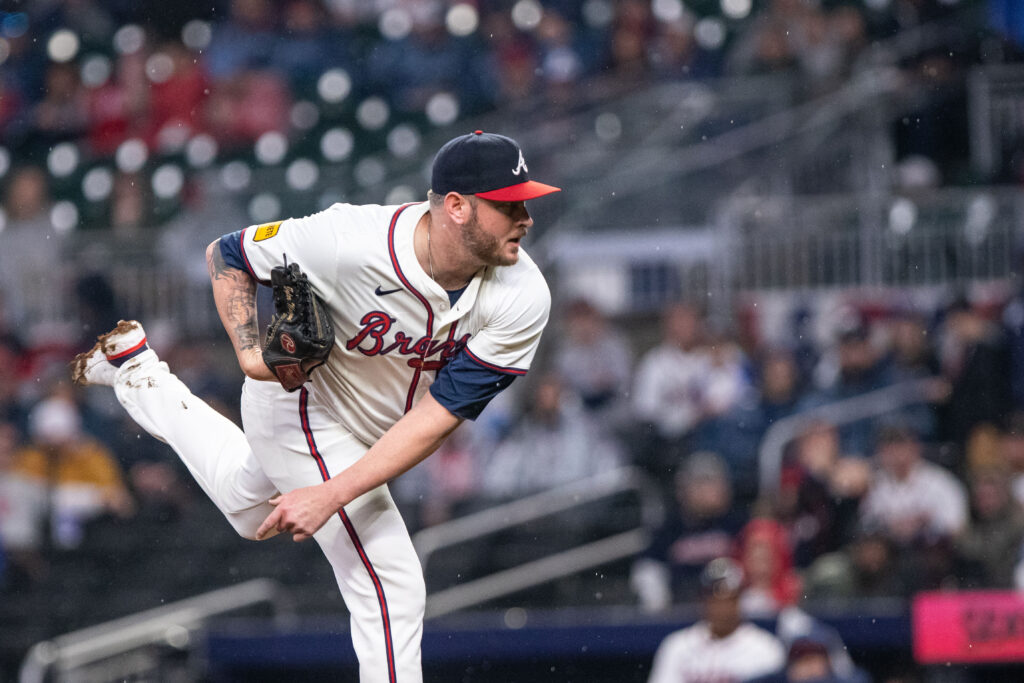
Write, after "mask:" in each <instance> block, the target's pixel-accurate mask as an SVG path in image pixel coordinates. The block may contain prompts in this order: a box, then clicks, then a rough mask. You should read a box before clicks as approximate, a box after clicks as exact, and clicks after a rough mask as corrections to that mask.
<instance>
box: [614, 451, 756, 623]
mask: <svg viewBox="0 0 1024 683" xmlns="http://www.w3.org/2000/svg"><path fill="white" fill-rule="evenodd" d="M674 502H675V505H672V506H670V507H669V508H668V513H667V514H666V516H665V520H664V521H663V522H662V524H661V526H660V528H658V529H655V530H654V531H653V533H652V538H651V544H650V546H649V547H648V548H647V550H646V551H644V553H643V554H642V555H641V556H640V557H639V558H637V560H636V561H635V562H634V563H633V567H632V569H631V571H630V585H631V586H632V587H633V590H634V592H635V593H636V594H637V597H638V599H639V601H640V607H641V609H643V610H644V611H647V612H655V611H659V610H663V609H666V608H668V607H669V606H670V605H672V604H673V603H680V602H684V603H685V602H691V601H693V600H694V599H695V598H697V597H698V595H699V586H698V578H699V576H700V573H701V571H703V569H704V567H705V566H706V565H707V563H708V562H710V561H711V560H713V559H715V558H716V557H725V556H728V555H731V554H732V551H733V543H734V540H735V538H736V536H737V535H738V534H739V532H740V530H741V529H742V528H743V525H744V523H745V522H746V519H745V515H744V513H743V511H742V509H740V508H738V507H736V506H735V505H733V496H732V484H731V482H730V479H729V472H728V469H727V468H726V465H725V462H724V461H723V460H722V458H720V457H719V456H717V455H715V454H714V453H709V452H702V453H694V454H693V455H691V456H689V457H688V458H687V459H686V461H685V462H684V463H683V465H682V466H681V467H680V468H679V471H678V473H677V474H676V476H675V500H674Z"/></svg>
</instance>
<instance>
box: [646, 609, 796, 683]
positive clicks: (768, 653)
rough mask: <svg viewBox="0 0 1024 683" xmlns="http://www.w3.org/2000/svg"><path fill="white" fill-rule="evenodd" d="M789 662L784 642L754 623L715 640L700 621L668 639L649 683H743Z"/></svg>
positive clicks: (741, 625) (652, 669)
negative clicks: (741, 682)
mask: <svg viewBox="0 0 1024 683" xmlns="http://www.w3.org/2000/svg"><path fill="white" fill-rule="evenodd" d="M785 662H786V653H785V649H784V648H783V646H782V643H781V641H779V639H778V638H776V637H775V636H774V635H772V634H771V633H769V632H768V631H765V630H764V629H761V628H758V627H757V626H755V625H754V624H750V623H745V624H740V626H739V628H737V629H736V630H735V631H733V632H732V633H731V634H729V635H728V636H726V637H725V638H712V637H711V631H710V629H709V628H708V626H707V624H706V623H705V622H703V621H699V622H697V623H696V624H694V625H693V626H690V627H689V628H684V629H682V630H680V631H676V632H675V633H670V634H669V635H668V636H666V637H665V640H663V641H662V643H661V645H660V646H659V647H658V651H657V653H655V655H654V665H653V666H652V667H651V676H650V678H648V679H647V683H740V681H746V680H749V679H751V678H756V677H757V676H764V675H767V674H770V673H773V672H775V671H778V670H780V669H781V668H782V667H783V666H784V664H785Z"/></svg>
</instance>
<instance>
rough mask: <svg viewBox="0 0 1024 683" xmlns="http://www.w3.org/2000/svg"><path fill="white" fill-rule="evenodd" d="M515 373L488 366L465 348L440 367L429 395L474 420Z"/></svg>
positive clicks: (466, 417)
mask: <svg viewBox="0 0 1024 683" xmlns="http://www.w3.org/2000/svg"><path fill="white" fill-rule="evenodd" d="M515 378H516V375H512V374H509V373H506V372H498V371H497V370H492V369H490V368H485V367H484V366H483V365H480V363H477V362H476V361H475V360H473V358H472V357H471V356H470V355H469V354H468V353H466V352H465V351H462V352H461V353H459V355H457V356H455V358H453V359H452V360H451V362H449V363H448V365H446V366H444V367H443V368H441V369H440V370H439V371H438V373H437V379H435V380H434V383H433V384H431V385H430V395H431V396H433V397H434V399H435V400H436V401H437V402H438V403H440V404H441V405H443V406H444V407H445V408H447V409H448V412H450V413H451V414H452V415H456V416H458V417H461V418H464V419H466V420H475V419H476V418H477V417H478V416H479V415H480V413H482V412H483V410H484V408H485V407H487V404H488V403H490V402H491V399H492V398H494V397H495V396H497V395H498V394H500V393H501V392H502V391H504V390H505V389H507V388H508V386H509V385H510V384H512V381H513V380H515Z"/></svg>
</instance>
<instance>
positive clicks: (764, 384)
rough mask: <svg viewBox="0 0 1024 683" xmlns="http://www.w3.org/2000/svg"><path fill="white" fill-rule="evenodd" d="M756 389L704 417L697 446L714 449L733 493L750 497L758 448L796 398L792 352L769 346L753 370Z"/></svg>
mask: <svg viewBox="0 0 1024 683" xmlns="http://www.w3.org/2000/svg"><path fill="white" fill-rule="evenodd" d="M757 375H758V382H757V392H754V393H750V392H745V395H744V397H743V398H742V399H741V400H740V401H739V402H738V403H737V404H736V405H735V406H733V407H732V408H731V409H730V410H729V411H728V412H726V413H725V414H724V415H721V416H719V417H717V418H712V419H709V420H706V421H705V422H704V423H703V424H702V425H701V427H700V428H699V430H698V433H697V446H698V448H702V449H707V450H712V451H715V452H716V453H719V454H721V455H722V457H724V458H725V460H726V462H728V463H729V471H730V472H731V473H732V479H733V483H734V485H735V488H736V494H737V497H738V498H739V499H740V500H742V501H751V500H753V498H754V496H755V495H756V493H757V486H758V449H759V447H760V444H761V439H762V438H763V437H764V435H765V433H766V432H767V431H768V429H769V428H770V427H771V426H772V425H773V424H775V423H776V422H777V421H779V420H781V419H783V418H785V417H788V416H789V415H792V414H793V412H794V411H795V410H796V406H797V403H798V401H799V398H800V393H799V386H798V381H799V377H798V369H797V366H796V362H795V360H794V358H793V354H792V353H791V352H789V351H786V350H782V349H769V350H767V351H766V352H765V353H764V354H763V355H762V359H761V362H760V368H759V371H758V373H757Z"/></svg>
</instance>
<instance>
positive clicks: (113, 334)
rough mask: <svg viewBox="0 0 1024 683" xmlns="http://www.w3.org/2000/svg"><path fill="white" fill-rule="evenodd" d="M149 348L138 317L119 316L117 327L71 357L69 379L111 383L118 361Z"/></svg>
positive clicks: (78, 382)
mask: <svg viewBox="0 0 1024 683" xmlns="http://www.w3.org/2000/svg"><path fill="white" fill-rule="evenodd" d="M147 351H148V352H149V353H150V355H153V356H154V357H155V355H156V354H154V353H153V351H152V350H150V348H149V344H148V343H146V331H145V330H143V329H142V325H141V324H140V323H139V322H138V321H137V320H122V321H120V322H118V323H117V327H115V328H114V329H112V330H111V331H110V332H107V333H106V334H101V335H100V336H99V337H97V338H96V344H95V345H94V346H93V347H92V348H91V349H89V350H88V351H86V352H85V353H80V354H78V355H77V356H75V359H74V360H73V361H71V379H72V381H73V382H74V383H75V384H78V385H81V386H88V385H90V384H106V385H107V386H113V384H114V376H115V375H116V374H117V371H118V369H120V367H121V365H122V364H123V363H125V362H126V361H128V360H131V359H132V358H138V357H139V356H141V355H142V354H144V353H146V352H147Z"/></svg>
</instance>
